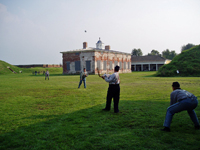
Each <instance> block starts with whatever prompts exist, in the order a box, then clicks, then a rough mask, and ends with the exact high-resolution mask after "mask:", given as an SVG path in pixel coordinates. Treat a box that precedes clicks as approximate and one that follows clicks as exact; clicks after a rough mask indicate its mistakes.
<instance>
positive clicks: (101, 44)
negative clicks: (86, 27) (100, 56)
mask: <svg viewBox="0 0 200 150" xmlns="http://www.w3.org/2000/svg"><path fill="white" fill-rule="evenodd" d="M103 47H104V43H103V42H102V41H101V40H100V38H99V41H97V43H96V48H98V49H103Z"/></svg>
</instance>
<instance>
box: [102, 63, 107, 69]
mask: <svg viewBox="0 0 200 150" xmlns="http://www.w3.org/2000/svg"><path fill="white" fill-rule="evenodd" d="M106 66H107V61H103V70H107V69H106V68H107V67H106Z"/></svg>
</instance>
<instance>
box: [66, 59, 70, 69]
mask: <svg viewBox="0 0 200 150" xmlns="http://www.w3.org/2000/svg"><path fill="white" fill-rule="evenodd" d="M66 64H67V71H70V61H67V63H66Z"/></svg>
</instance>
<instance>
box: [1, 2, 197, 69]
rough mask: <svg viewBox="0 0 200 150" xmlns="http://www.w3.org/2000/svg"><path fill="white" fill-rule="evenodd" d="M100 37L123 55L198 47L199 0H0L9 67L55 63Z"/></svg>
mask: <svg viewBox="0 0 200 150" xmlns="http://www.w3.org/2000/svg"><path fill="white" fill-rule="evenodd" d="M85 30H87V32H84V31H85ZM99 37H100V38H101V40H102V42H103V43H104V44H105V45H110V46H111V49H112V50H117V51H122V52H128V53H131V51H132V49H134V48H140V49H141V50H142V52H143V54H144V55H145V54H147V53H150V52H151V50H152V49H156V50H158V51H159V52H160V53H161V52H162V51H163V50H166V49H169V50H175V51H176V53H180V50H181V46H182V45H186V44H188V43H192V44H196V45H197V44H200V0H0V60H3V61H6V62H8V63H10V64H13V65H19V64H60V63H62V55H61V53H60V52H62V51H67V50H74V49H79V48H82V45H83V42H85V41H86V42H88V46H89V47H96V42H97V41H98V39H99Z"/></svg>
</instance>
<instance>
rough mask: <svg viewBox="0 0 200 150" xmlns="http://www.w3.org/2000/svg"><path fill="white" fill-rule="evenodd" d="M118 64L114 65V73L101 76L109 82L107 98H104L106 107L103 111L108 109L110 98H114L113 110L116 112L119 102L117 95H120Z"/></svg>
mask: <svg viewBox="0 0 200 150" xmlns="http://www.w3.org/2000/svg"><path fill="white" fill-rule="evenodd" d="M119 68H120V67H119V66H115V69H114V73H113V74H112V75H110V76H109V77H107V76H102V78H103V79H105V81H106V82H109V87H108V92H107V100H106V107H105V108H104V109H103V110H104V111H109V110H110V107H111V101H112V98H113V100H114V112H115V113H118V112H119V109H118V104H119V96H120V86H119V83H120V80H119V73H118V71H119Z"/></svg>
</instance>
